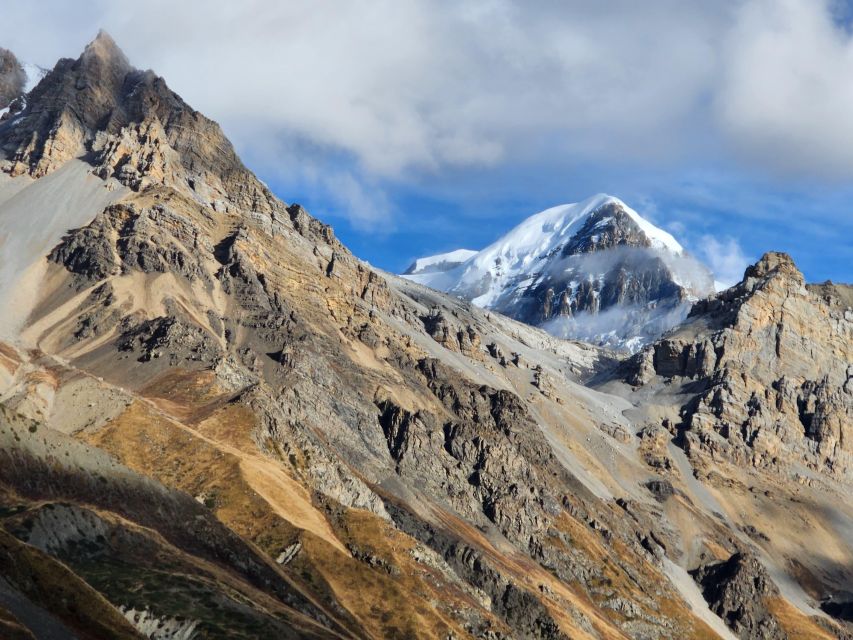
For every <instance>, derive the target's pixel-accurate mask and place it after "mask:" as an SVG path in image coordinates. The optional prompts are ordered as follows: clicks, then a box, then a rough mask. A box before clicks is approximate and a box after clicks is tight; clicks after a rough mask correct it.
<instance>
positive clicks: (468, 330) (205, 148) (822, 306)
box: [0, 32, 853, 640]
mask: <svg viewBox="0 0 853 640" xmlns="http://www.w3.org/2000/svg"><path fill="white" fill-rule="evenodd" d="M10 68H11V69H12V71H11V75H12V76H13V78H12V80H13V81H14V82H9V81H8V76H9V73H10V72H8V71H4V72H3V73H4V74H5V75H3V76H2V82H3V83H5V84H2V85H0V86H13V87H17V89H15V90H14V92H13V93H15V92H17V93H16V95H15V96H14V97H13V98H12V100H19V102H18V103H16V104H18V105H20V108H15V109H14V110H12V109H10V111H9V113H8V114H6V116H5V117H4V118H3V120H2V121H0V301H2V304H0V334H2V340H0V568H2V570H0V636H2V637H4V638H6V637H8V638H15V639H18V638H22V639H23V638H26V639H27V640H32V639H33V638H39V639H41V638H79V639H80V640H84V639H90V638H136V639H138V638H153V639H158V640H159V639H166V638H169V639H182V640H189V639H192V638H245V639H249V638H270V637H275V638H369V639H379V638H434V639H436V640H448V639H450V638H454V639H463V638H464V639H470V638H484V639H489V640H503V639H507V640H508V639H511V638H512V639H514V638H536V639H549V640H557V639H559V640H565V639H569V638H571V639H581V640H592V639H595V640H605V639H606V640H616V639H626V638H632V639H633V638H636V639H644V638H648V639H652V638H654V639H657V638H669V639H673V640H674V639H682V638H695V639H710V638H725V639H726V640H731V639H732V638H744V639H745V638H767V639H773V640H781V639H791V640H794V639H805V638H820V639H831V638H851V637H853V544H851V540H853V501H851V499H850V496H851V495H853V494H851V490H853V365H851V363H853V287H851V286H849V285H843V284H834V283H823V284H807V283H806V282H805V281H804V279H803V276H802V274H801V273H800V272H799V270H798V269H797V267H796V265H795V264H794V263H793V261H792V260H791V259H790V257H789V256H787V255H785V254H781V253H773V252H770V253H767V254H765V255H764V256H762V258H761V259H760V260H759V261H758V262H757V263H756V264H754V265H752V266H750V267H749V268H748V269H747V270H746V273H745V274H744V277H743V279H742V281H741V282H739V283H737V284H736V285H735V286H733V287H731V288H728V289H726V290H725V291H722V292H720V293H716V294H715V293H713V291H712V289H713V282H712V277H711V275H710V273H709V272H708V271H707V270H705V269H704V268H702V267H701V265H698V263H696V262H695V261H694V260H693V259H692V258H690V257H689V256H687V255H686V254H685V253H684V251H683V250H682V249H681V247H680V246H679V245H678V244H677V243H676V242H675V241H674V240H673V239H672V238H671V236H669V235H668V234H664V233H663V232H660V230H656V229H655V228H654V227H651V226H650V225H649V224H648V223H647V222H646V221H644V220H642V218H640V217H639V216H637V214H636V213H635V212H633V211H632V210H630V209H629V208H628V207H627V206H626V205H624V203H621V202H620V201H618V200H617V199H615V198H610V197H606V196H599V197H595V198H593V199H591V200H588V201H586V202H583V203H579V204H576V205H566V206H563V207H558V208H556V209H551V210H548V211H545V212H543V213H542V214H538V216H534V218H532V219H531V221H528V222H527V223H524V224H522V225H521V226H520V227H519V228H517V229H516V230H514V231H513V232H511V233H510V234H509V235H508V236H507V237H506V238H507V241H506V242H503V243H502V241H498V242H497V243H495V244H494V245H492V246H490V247H488V248H487V249H484V250H483V251H480V252H477V253H476V254H472V253H467V252H461V253H460V252H457V253H454V254H451V255H446V256H442V257H438V258H436V259H428V260H421V261H418V262H417V263H416V264H415V265H413V269H412V271H413V273H412V274H409V276H412V277H411V278H403V277H397V276H395V275H393V274H388V273H384V272H380V271H377V270H375V269H373V268H372V267H371V266H370V265H368V264H366V263H365V262H363V261H361V260H359V259H358V258H357V257H355V256H353V255H352V253H351V252H350V251H349V250H348V249H347V248H346V247H345V246H344V245H343V244H342V243H341V242H340V241H339V240H338V239H337V237H336V236H335V234H334V231H333V230H332V228H331V227H329V226H328V225H326V224H324V223H322V222H320V221H319V220H317V219H315V218H314V217H312V216H311V215H310V214H309V213H308V212H307V211H306V210H305V209H304V208H303V207H301V206H300V205H298V204H287V203H285V202H283V201H281V200H279V199H278V198H277V197H276V196H275V195H274V194H273V193H272V192H271V191H270V190H269V189H268V188H267V187H266V185H264V184H263V183H262V182H261V181H259V180H258V179H257V178H256V177H255V176H254V175H253V174H252V173H251V171H250V170H249V169H247V168H246V167H245V166H244V165H243V163H242V162H241V161H240V159H239V157H238V156H237V154H236V153H235V151H234V149H233V147H232V145H231V144H230V142H229V141H228V139H227V137H226V136H225V134H224V133H223V131H222V129H221V128H220V127H219V125H218V124H216V123H215V122H214V121H212V120H210V119H209V118H207V117H205V116H204V115H203V114H201V113H199V112H198V111H196V110H194V109H193V108H192V107H190V106H189V105H188V104H187V103H186V102H185V101H184V100H183V99H182V98H181V97H180V96H179V95H178V94H176V93H175V92H174V91H172V90H171V89H170V88H169V87H168V85H167V84H166V82H165V80H164V79H163V78H161V77H159V76H157V75H156V74H155V73H154V72H152V71H141V70H138V69H136V68H134V67H133V65H132V64H131V63H130V61H129V60H128V59H127V57H126V56H125V55H124V54H123V53H122V51H121V50H120V49H119V47H118V46H117V45H116V43H115V42H114V41H113V40H112V39H111V38H110V37H109V35H107V34H106V33H103V32H101V33H100V34H99V35H98V36H97V38H95V40H94V41H93V42H91V43H90V44H89V45H88V46H87V47H86V49H85V50H84V51H83V53H82V54H81V55H80V56H79V57H78V58H76V59H62V60H60V61H58V62H57V64H56V65H55V67H54V68H53V69H52V70H51V71H50V72H48V73H47V74H46V75H45V77H43V78H42V79H41V80H40V81H39V82H38V84H37V85H36V86H35V87H33V88H32V89H31V90H29V91H27V92H26V93H23V94H22V93H21V91H22V89H21V85H20V82H19V79H20V74H19V73H18V71H17V69H18V67H15V66H14V65H6V66H4V67H3V69H4V70H5V69H10ZM15 83H17V84H15ZM413 280H414V281H413ZM425 284H429V285H430V286H425ZM437 289H442V291H440V290H437ZM445 290H446V292H445ZM549 291H550V292H551V293H550V294H549ZM472 301H473V302H472ZM546 302H547V303H546ZM486 303H488V304H486ZM478 305H482V306H486V307H488V308H486V309H484V308H481V306H478ZM620 310H622V311H621V312H620ZM664 310H665V311H664ZM609 311H613V312H615V313H616V314H617V316H618V314H619V313H623V312H624V314H625V315H628V316H630V317H631V320H630V321H629V322H628V323H627V324H625V323H622V324H620V325H619V326H618V327H617V328H607V330H606V331H605V330H601V329H599V328H598V327H594V328H593V329H590V331H592V332H593V333H594V335H596V336H599V338H598V339H597V340H596V342H597V343H603V344H605V345H616V346H620V347H622V349H623V350H621V351H618V350H613V349H610V348H604V347H602V346H600V344H593V343H589V342H583V341H578V340H565V339H561V338H560V337H557V336H555V335H551V334H550V333H548V332H546V331H544V330H542V329H540V328H538V327H536V326H531V325H532V324H536V325H543V326H547V327H548V328H549V329H551V330H552V331H553V330H554V328H553V327H552V326H551V325H549V324H548V323H549V322H555V321H556V322H559V321H562V320H568V321H573V322H577V319H578V318H580V317H585V316H590V317H593V316H598V317H599V318H600V317H601V316H602V315H603V314H605V313H607V312H609ZM662 313H666V314H668V315H667V318H668V319H667V321H666V323H665V324H666V325H668V331H667V332H666V333H665V334H663V335H662V336H660V337H658V336H657V334H658V333H659V331H660V330H659V328H656V329H655V330H654V331H649V330H646V329H645V327H646V325H647V324H648V323H649V322H653V321H655V320H658V319H660V317H661V314H662ZM510 315H512V316H515V318H516V319H514V318H513V317H509V316H510ZM517 318H522V319H525V320H529V322H530V323H531V324H528V323H525V322H520V321H519V320H518V319H517ZM670 325H671V326H670ZM572 331H573V332H574V331H575V330H574V329H572ZM572 335H578V334H576V333H572ZM635 338H638V340H635V342H633V343H629V342H628V341H630V340H632V339H635ZM632 352H633V353H632Z"/></svg>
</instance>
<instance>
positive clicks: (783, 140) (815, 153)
mask: <svg viewBox="0 0 853 640" xmlns="http://www.w3.org/2000/svg"><path fill="white" fill-rule="evenodd" d="M831 9H832V6H831V5H830V4H829V3H828V2H827V1H825V0H755V1H753V2H749V3H747V4H746V5H744V6H743V7H742V8H741V10H740V11H739V12H738V14H737V21H736V25H735V27H734V28H733V29H732V30H731V32H730V34H729V35H728V38H727V40H726V41H725V43H724V46H723V48H722V51H723V52H724V58H723V65H722V69H723V76H722V80H721V84H720V87H719V89H718V92H717V99H716V105H715V106H716V109H717V113H718V117H719V121H720V126H721V127H722V129H723V131H724V132H725V133H726V134H727V135H728V137H729V139H730V141H731V142H732V144H733V145H734V146H735V147H736V148H737V149H738V150H739V151H741V152H742V153H743V154H744V156H745V157H746V158H747V159H748V160H750V161H752V162H754V163H758V164H760V165H763V166H766V167H767V168H770V169H780V170H782V171H784V172H788V173H793V174H795V175H796V174H803V173H806V174H811V175H824V176H830V177H836V178H850V177H853V118H851V117H850V114H851V113H853V82H851V78H853V37H852V36H851V34H850V32H849V31H847V30H846V29H844V28H842V27H841V26H839V25H838V24H837V23H836V22H835V21H834V20H833V15H832V11H831Z"/></svg>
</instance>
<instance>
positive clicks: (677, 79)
mask: <svg viewBox="0 0 853 640" xmlns="http://www.w3.org/2000/svg"><path fill="white" fill-rule="evenodd" d="M831 1H832V0H778V1H776V0H721V1H720V2H704V3H686V2H682V1H680V0H654V1H653V2H643V3H637V2H634V1H633V0H612V1H611V2H608V3H589V2H585V1H581V0H573V1H572V0H570V1H560V2H557V1H546V2H543V3H537V4H536V5H535V8H534V7H533V6H532V5H530V4H529V3H524V2H521V1H520V0H487V1H484V2H477V3H445V4H442V5H441V7H440V10H439V9H438V8H437V7H436V5H435V4H434V3H432V2H429V0H375V1H374V2H370V3H347V2H338V3H302V2H293V1H292V2H281V1H279V0H248V1H246V2H239V3H238V2H226V1H223V0H219V1H216V0H182V1H181V2H175V1H174V0H150V1H149V2H146V3H139V2H137V1H136V0H92V1H91V2H87V3H69V2H65V1H64V0H45V1H44V2H39V3H33V2H25V1H23V0H17V1H16V0H4V2H3V9H2V13H3V20H2V21H0V44H2V45H4V46H7V47H9V48H11V49H12V50H14V51H17V52H18V53H19V55H20V56H21V57H23V58H25V59H28V60H31V61H34V62H37V63H40V64H43V65H50V64H53V62H54V61H55V59H56V58H58V57H59V56H76V55H77V53H78V52H79V50H80V49H81V48H82V46H83V45H84V44H85V42H87V41H88V40H89V39H91V38H92V37H93V35H94V34H95V33H96V32H97V29H98V28H100V27H104V28H106V29H107V30H108V31H109V32H110V33H111V34H112V35H113V36H114V37H115V38H116V40H117V41H118V42H119V44H120V45H121V46H122V47H123V48H124V49H125V50H126V52H127V53H128V55H129V57H130V58H131V60H132V61H134V63H135V64H136V65H137V66H140V67H148V68H153V69H154V70H156V71H157V72H158V73H160V74H161V75H163V76H165V77H166V78H167V80H168V81H169V83H170V86H172V88H174V89H175V90H176V91H178V92H179V93H180V94H181V95H182V96H183V97H184V98H186V99H187V100H188V101H189V102H190V104H192V105H193V106H194V107H196V108H198V109H200V110H202V111H204V112H205V113H206V114H208V115H210V116H211V117H213V118H215V119H217V120H219V121H220V122H221V123H222V124H223V126H224V127H225V129H226V132H227V133H228V134H229V136H231V137H232V138H233V139H234V141H235V143H236V145H237V147H238V149H239V150H240V151H241V153H243V154H244V155H252V154H255V155H256V156H257V157H261V156H262V154H260V153H258V152H257V147H258V146H262V145H264V144H267V143H268V141H270V140H273V141H275V140H278V141H281V140H287V141H289V142H288V144H282V145H280V148H281V153H282V154H287V155H282V156H280V157H278V158H275V159H271V163H270V164H266V165H264V166H263V167H257V166H256V168H259V169H261V172H262V173H263V172H264V170H265V169H266V170H267V171H269V172H272V173H275V172H276V171H277V170H278V168H277V165H282V166H287V167H296V166H298V167H300V168H299V169H298V170H297V172H304V173H306V174H310V173H311V172H312V171H314V172H320V171H322V170H323V168H324V167H328V166H329V163H330V162H331V161H334V162H335V163H338V164H339V165H340V166H346V170H345V171H343V172H339V173H340V175H338V176H336V178H335V180H336V181H337V182H338V183H340V184H341V185H342V186H341V188H340V189H338V190H336V189H333V188H332V186H331V185H330V187H329V191H330V192H333V193H338V194H339V195H340V196H341V200H342V201H347V202H349V203H350V205H348V206H350V207H364V209H360V210H355V209H352V210H351V212H350V217H351V218H352V219H354V220H363V221H366V220H370V219H372V218H375V217H376V215H378V212H381V211H382V210H383V206H388V205H387V201H386V202H385V204H384V205H383V202H382V201H383V198H384V196H383V195H382V194H381V192H379V191H378V190H375V189H373V188H372V186H371V185H373V184H376V183H377V182H378V181H390V182H395V183H406V182H418V183H420V184H424V183H428V182H429V181H430V180H431V179H433V178H435V177H441V176H447V175H449V174H452V173H454V172H456V171H459V170H460V169H462V170H464V169H468V168H472V167H473V168H483V167H485V168H490V167H503V166H512V165H521V166H525V167H527V168H528V169H530V168H533V169H534V170H535V168H536V167H541V166H544V165H548V164H554V163H565V159H566V158H570V159H572V162H574V163H575V165H576V166H584V165H585V164H589V163H596V162H598V163H605V164H606V163H611V164H621V165H626V166H629V167H630V166H635V167H637V166H641V167H644V168H645V167H648V166H652V165H655V164H656V163H661V164H667V163H668V164H669V165H670V166H672V165H678V164H679V163H683V162H695V161H696V159H697V158H706V157H709V156H720V155H721V154H722V155H726V154H737V157H739V158H741V159H743V161H744V162H746V163H749V166H750V167H752V168H756V169H759V170H766V171H769V172H773V171H778V170H780V169H781V170H784V171H786V172H795V173H796V172H809V173H816V174H819V175H824V176H832V177H838V176H842V177H850V176H853V120H851V119H850V117H849V113H851V109H853V84H851V83H850V82H849V78H850V77H851V73H853V45H851V39H850V35H849V33H848V32H847V31H845V30H844V28H843V27H842V26H841V25H839V24H837V22H836V21H835V20H834V18H833V13H832V9H833V6H834V5H833V4H831ZM263 157H265V158H267V157H268V156H263ZM345 176H348V177H345ZM333 181H334V180H333ZM326 182H329V181H328V180H327V181H326ZM354 183H358V185H355V184H354ZM346 194H349V195H346ZM582 195H585V194H581V196H582ZM385 217H387V214H386V215H385Z"/></svg>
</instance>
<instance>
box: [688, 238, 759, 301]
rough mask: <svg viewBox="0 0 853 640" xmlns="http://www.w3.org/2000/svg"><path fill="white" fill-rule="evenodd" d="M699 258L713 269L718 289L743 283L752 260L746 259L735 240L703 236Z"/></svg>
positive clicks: (699, 245)
mask: <svg viewBox="0 0 853 640" xmlns="http://www.w3.org/2000/svg"><path fill="white" fill-rule="evenodd" d="M697 246H698V254H699V257H700V258H701V259H702V260H704V261H705V263H706V264H707V265H708V266H709V267H710V268H711V271H712V272H713V273H714V281H715V284H716V286H717V289H718V290H719V289H727V288H728V287H730V286H732V285H733V284H736V283H738V282H740V281H741V279H742V278H743V272H744V271H745V270H746V267H747V266H748V265H749V264H750V262H751V260H750V259H749V258H747V257H746V255H745V254H744V252H743V249H741V247H740V244H739V243H738V241H737V240H735V239H734V238H729V237H727V238H722V239H719V240H718V239H717V238H715V237H714V236H710V235H705V236H702V238H701V239H700V241H699V243H698V245H697Z"/></svg>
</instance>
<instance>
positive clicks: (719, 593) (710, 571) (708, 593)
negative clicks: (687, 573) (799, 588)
mask: <svg viewBox="0 0 853 640" xmlns="http://www.w3.org/2000/svg"><path fill="white" fill-rule="evenodd" d="M693 577H694V579H695V580H696V582H697V583H698V584H699V586H700V587H701V589H702V595H703V596H704V598H705V600H706V601H707V602H708V604H709V605H710V607H711V610H712V611H713V612H714V613H716V614H717V615H718V616H720V617H721V618H722V619H723V620H724V621H725V623H726V624H727V625H728V626H729V628H730V629H731V630H732V631H734V632H735V634H737V636H738V637H739V638H743V640H787V638H788V634H787V633H785V631H784V630H783V629H782V628H781V627H780V625H779V622H778V621H777V620H776V618H774V617H773V616H772V615H771V614H770V612H769V611H768V610H767V599H768V598H774V597H778V595H779V590H778V588H777V587H776V586H775V585H774V584H773V582H772V581H771V580H770V577H769V576H768V575H767V572H766V570H765V569H764V567H762V566H761V563H759V562H758V560H756V559H755V558H754V557H751V556H745V555H743V554H740V553H737V554H734V555H733V556H732V557H731V558H729V559H728V560H726V561H725V562H717V563H712V564H707V565H704V566H702V567H700V568H698V569H696V570H695V571H693Z"/></svg>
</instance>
